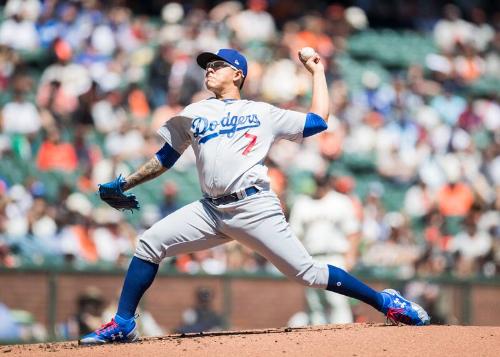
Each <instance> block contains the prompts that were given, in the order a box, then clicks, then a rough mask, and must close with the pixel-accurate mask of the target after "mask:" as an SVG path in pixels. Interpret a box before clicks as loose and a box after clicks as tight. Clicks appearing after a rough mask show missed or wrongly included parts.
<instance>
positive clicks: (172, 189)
mask: <svg viewBox="0 0 500 357" xmlns="http://www.w3.org/2000/svg"><path fill="white" fill-rule="evenodd" d="M177 193H178V188H177V185H176V184H175V183H174V182H165V184H164V185H163V202H162V203H161V206H160V215H161V216H162V217H166V216H168V215H169V214H170V213H172V212H174V211H176V210H177V209H178V208H180V205H179V202H178V200H177Z"/></svg>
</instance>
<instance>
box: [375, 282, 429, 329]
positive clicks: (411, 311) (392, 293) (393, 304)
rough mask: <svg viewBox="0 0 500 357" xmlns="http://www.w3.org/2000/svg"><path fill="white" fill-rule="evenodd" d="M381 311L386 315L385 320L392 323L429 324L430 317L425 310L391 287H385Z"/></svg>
mask: <svg viewBox="0 0 500 357" xmlns="http://www.w3.org/2000/svg"><path fill="white" fill-rule="evenodd" d="M381 294H382V295H383V296H384V307H383V308H382V312H383V313H384V314H385V315H386V316H387V321H389V322H390V323H392V324H393V325H399V324H405V325H414V326H424V325H429V324H430V322H431V319H430V317H429V315H428V314H427V312H426V311H425V310H424V309H423V308H422V307H421V306H420V305H418V304H415V303H414V302H411V301H409V300H406V299H405V298H404V297H403V296H401V294H400V293H399V292H398V291H396V290H393V289H385V290H383V291H382V293H381Z"/></svg>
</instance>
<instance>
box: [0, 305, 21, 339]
mask: <svg viewBox="0 0 500 357" xmlns="http://www.w3.org/2000/svg"><path fill="white" fill-rule="evenodd" d="M0 321H1V322H2V323H0V341H3V342H16V341H20V340H21V329H20V327H19V326H18V324H17V322H16V321H15V319H14V317H13V315H12V313H11V311H10V310H9V309H8V308H7V306H5V305H4V304H2V303H0Z"/></svg>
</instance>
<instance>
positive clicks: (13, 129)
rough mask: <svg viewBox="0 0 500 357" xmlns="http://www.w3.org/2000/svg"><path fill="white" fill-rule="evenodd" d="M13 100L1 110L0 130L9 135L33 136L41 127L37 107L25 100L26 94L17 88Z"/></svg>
mask: <svg viewBox="0 0 500 357" xmlns="http://www.w3.org/2000/svg"><path fill="white" fill-rule="evenodd" d="M13 99H14V100H13V101H12V102H9V103H7V104H6V105H5V106H4V107H3V109H2V124H3V125H2V130H3V131H4V132H6V133H11V134H23V135H30V134H35V133H36V132H38V130H40V128H41V126H42V122H41V118H40V113H39V112H38V109H37V107H36V106H35V105H34V104H33V103H31V102H30V101H28V100H27V99H26V93H25V92H24V91H23V90H22V89H20V88H17V89H15V90H14V98H13Z"/></svg>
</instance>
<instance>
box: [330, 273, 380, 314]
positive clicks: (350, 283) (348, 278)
mask: <svg viewBox="0 0 500 357" xmlns="http://www.w3.org/2000/svg"><path fill="white" fill-rule="evenodd" d="M328 273H329V274H328V285H327V287H326V289H327V290H329V291H333V292H335V293H339V294H342V295H346V296H349V297H352V298H355V299H358V300H361V301H363V302H366V303H367V304H369V305H371V306H373V307H374V308H375V309H377V310H378V311H382V310H383V308H384V296H383V295H382V294H381V293H379V292H378V291H376V290H373V289H372V288H370V287H369V286H368V285H366V284H365V283H363V282H361V281H359V280H358V279H356V278H355V277H354V276H352V275H351V274H349V273H347V272H346V271H344V270H342V269H340V268H337V267H334V266H333V265H329V264H328Z"/></svg>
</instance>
